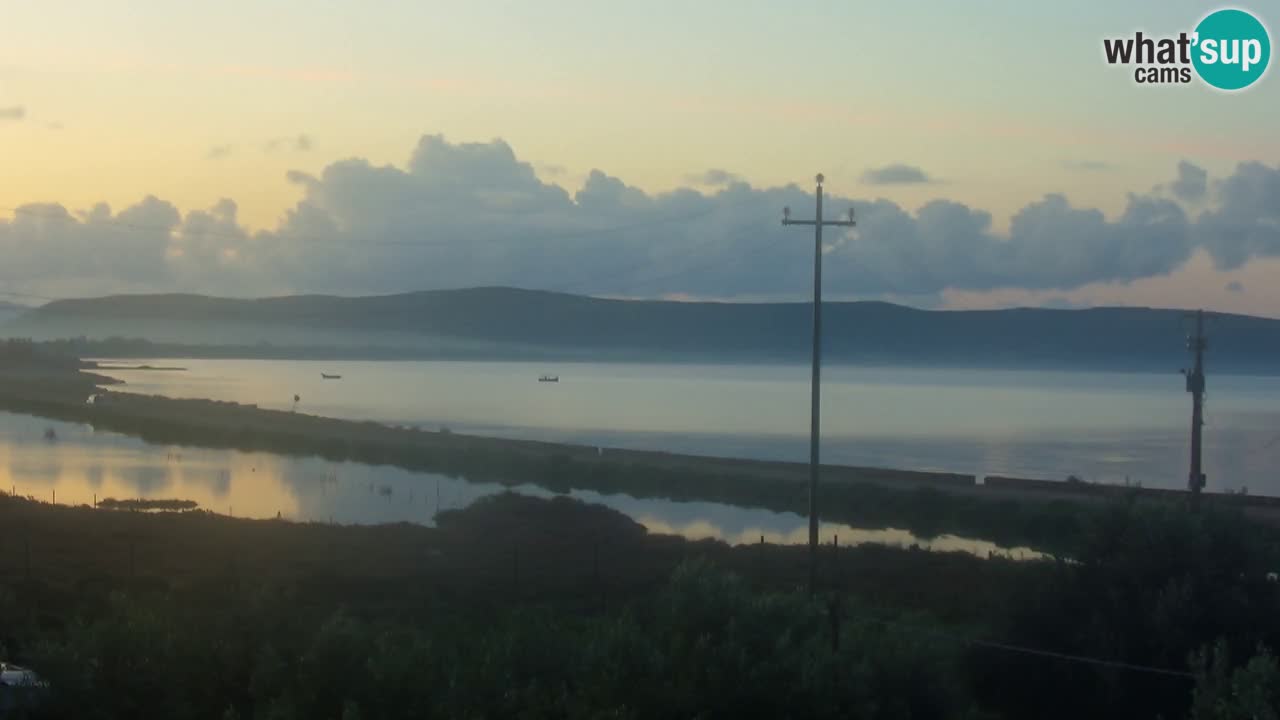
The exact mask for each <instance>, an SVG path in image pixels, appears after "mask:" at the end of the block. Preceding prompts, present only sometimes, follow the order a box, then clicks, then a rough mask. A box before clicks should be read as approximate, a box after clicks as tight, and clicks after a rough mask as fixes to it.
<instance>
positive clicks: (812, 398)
mask: <svg viewBox="0 0 1280 720" xmlns="http://www.w3.org/2000/svg"><path fill="white" fill-rule="evenodd" d="M815 180H816V181H817V190H816V192H815V197H816V198H817V210H816V212H815V213H814V216H813V218H814V219H813V220H792V219H791V208H789V207H788V208H783V209H782V224H783V225H812V226H813V375H812V378H811V380H810V386H809V403H810V410H809V413H810V415H809V594H810V595H812V594H813V593H814V592H816V590H817V579H818V437H819V422H820V410H821V407H822V403H821V393H820V387H821V374H822V228H823V226H824V225H834V226H837V227H853V224H854V223H853V209H852V208H850V209H849V216H848V219H847V220H823V219H822V182H823V180H824V178H823V177H822V174H821V173H819V174H818V177H817V178H815Z"/></svg>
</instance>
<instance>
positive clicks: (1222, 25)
mask: <svg viewBox="0 0 1280 720" xmlns="http://www.w3.org/2000/svg"><path fill="white" fill-rule="evenodd" d="M1192 42H1193V43H1194V45H1195V49H1194V50H1193V51H1192V58H1191V63H1192V64H1193V65H1194V66H1195V68H1196V72H1197V73H1199V75H1200V79H1201V80H1204V81H1205V82H1206V83H1208V84H1210V85H1212V86H1213V87H1216V88H1218V89H1219V90H1243V89H1244V88H1247V87H1249V86H1250V85H1252V84H1254V83H1255V82H1257V81H1258V79H1259V78H1261V77H1262V75H1263V73H1265V72H1266V71H1267V64H1268V63H1269V62H1270V61H1271V37H1270V35H1268V34H1267V28H1266V26H1264V25H1263V24H1262V22H1261V21H1260V20H1258V18H1256V17H1254V16H1253V15H1251V14H1249V13H1247V12H1245V11H1244V10H1235V9H1228V10H1218V11H1216V12H1212V13H1209V14H1208V15H1206V16H1205V18H1204V19H1203V20H1201V21H1200V24H1199V25H1197V26H1196V34H1195V37H1194V40H1193V41H1192Z"/></svg>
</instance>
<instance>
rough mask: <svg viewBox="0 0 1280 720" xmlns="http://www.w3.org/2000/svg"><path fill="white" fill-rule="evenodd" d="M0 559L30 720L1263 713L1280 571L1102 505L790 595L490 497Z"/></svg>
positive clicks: (0, 510) (160, 521) (1240, 538)
mask: <svg viewBox="0 0 1280 720" xmlns="http://www.w3.org/2000/svg"><path fill="white" fill-rule="evenodd" d="M0 544H2V545H3V547H5V548H6V549H7V550H6V552H5V553H4V554H3V558H4V559H3V560H2V561H0V562H3V563H4V565H0V618H4V619H5V622H4V624H3V625H2V626H0V644H2V645H3V649H2V650H0V656H4V657H5V658H6V659H8V660H10V661H13V662H17V663H19V664H24V665H27V666H30V667H32V668H34V669H36V670H37V671H39V672H40V673H41V674H42V675H43V676H44V677H45V679H46V680H48V681H49V684H50V687H49V689H48V691H47V692H46V693H44V694H43V696H42V698H41V702H40V703H39V705H37V706H36V707H35V708H33V709H30V710H29V715H30V717H36V718H61V717H96V718H115V717H145V716H150V717H173V718H230V717H240V718H293V717H297V718H352V717H370V718H374V717H376V718H398V717H404V718H409V717H477V718H479V717H493V718H497V717H511V716H521V717H584V718H585V717H695V716H701V717H743V716H746V717H869V718H977V717H992V718H1000V717H1007V718H1022V717H1046V718H1079V717H1125V718H1141V717H1157V716H1158V717H1165V718H1177V717H1194V718H1197V719H1204V718H1246V717H1274V715H1267V714H1266V713H1267V712H1273V709H1274V708H1275V707H1277V705H1276V703H1280V670H1278V669H1277V666H1276V662H1275V660H1274V658H1273V657H1272V656H1271V655H1270V654H1269V652H1268V651H1267V650H1266V648H1272V647H1276V646H1277V644H1278V643H1280V612H1277V611H1280V594H1278V592H1277V588H1278V585H1277V583H1275V582H1272V581H1270V580H1269V579H1268V572H1270V571H1271V570H1272V569H1274V568H1276V567H1280V565H1278V564H1277V558H1280V552H1277V549H1276V547H1275V544H1274V540H1273V538H1272V536H1271V535H1270V534H1269V533H1268V532H1267V531H1265V530H1264V529H1262V528H1258V527H1256V526H1253V525H1251V524H1249V523H1247V522H1242V521H1241V519H1240V518H1239V517H1238V516H1237V515H1234V514H1231V513H1222V512H1218V511H1213V512H1208V513H1205V514H1204V515H1201V516H1198V517H1192V516H1189V515H1187V514H1185V513H1184V512H1182V511H1181V510H1178V509H1175V508H1168V507H1160V506H1148V505H1144V504H1141V503H1135V502H1117V503H1110V504H1108V505H1107V506H1106V508H1105V509H1104V511H1103V512H1101V513H1099V514H1097V515H1094V516H1091V518H1090V520H1089V521H1088V523H1087V524H1086V526H1085V527H1084V529H1083V530H1082V536H1081V545H1080V547H1081V553H1080V555H1079V556H1078V557H1077V558H1076V559H1075V561H1074V562H1070V563H1067V562H1051V561H1040V562H1030V563H1018V562H1013V561H1007V560H999V559H996V560H980V559H977V558H973V557H969V556H966V555H962V554H958V553H956V554H941V553H929V552H923V551H910V550H896V549H889V548H882V547H859V548H845V549H840V550H838V551H837V550H834V549H831V548H826V549H824V552H823V555H822V566H821V577H822V579H823V582H822V587H821V592H820V593H819V594H818V595H817V596H815V597H812V598H811V597H810V596H808V594H807V593H805V592H803V591H802V590H800V589H799V588H800V586H801V582H802V580H803V576H804V567H805V566H804V557H805V555H804V549H803V548H791V547H775V546H764V547H760V546H752V547H737V548H732V547H728V546H726V545H723V544H720V543H715V542H699V543H692V542H687V541H684V540H681V539H678V538H671V537H654V536H649V535H647V534H646V533H645V532H644V530H643V528H641V527H640V526H638V525H636V524H635V523H634V522H632V521H631V520H629V519H627V518H626V517H625V516H621V515H619V514H617V513H615V512H613V511H610V510H606V509H604V508H601V507H595V506H585V505H582V504H581V503H578V502H576V501H571V500H567V499H564V498H559V499H556V500H552V501H546V500H537V499H531V498H526V497H520V496H514V495H507V496H498V497H494V498H491V499H488V500H485V501H481V502H479V503H477V504H476V505H474V506H472V507H471V508H469V509H466V510H462V511H454V512H451V513H447V514H445V515H443V516H442V517H441V522H440V527H439V528H438V529H433V528H425V527H415V526H408V525H396V526H382V527H337V526H331V525H318V524H291V523H286V522H279V521H250V520H236V519H231V518H223V517H217V516H211V515H207V514H205V513H199V512H196V513H180V514H178V513H161V514H150V513H132V512H119V511H102V510H96V511H95V510H92V509H89V508H65V507H54V506H48V505H41V504H37V503H33V502H30V501H25V500H18V499H14V498H0ZM17 548H26V549H28V558H29V559H26V560H25V562H24V558H23V557H21V553H19V552H16V551H15V549H17ZM1030 650H1034V651H1036V653H1043V652H1052V653H1060V654H1065V655H1070V656H1073V657H1076V656H1078V657H1079V658H1092V659H1094V660H1097V661H1105V662H1120V663H1129V664H1131V665H1133V666H1140V667H1141V668H1146V670H1143V669H1134V668H1127V667H1119V666H1115V665H1106V664H1098V663H1096V662H1093V661H1083V660H1079V659H1077V660H1069V659H1063V658H1062V657H1057V656H1046V655H1043V654H1033V653H1031V652H1029V651H1030ZM1151 670H1160V671H1162V672H1159V673H1157V672H1152V671H1151ZM15 712H17V711H15Z"/></svg>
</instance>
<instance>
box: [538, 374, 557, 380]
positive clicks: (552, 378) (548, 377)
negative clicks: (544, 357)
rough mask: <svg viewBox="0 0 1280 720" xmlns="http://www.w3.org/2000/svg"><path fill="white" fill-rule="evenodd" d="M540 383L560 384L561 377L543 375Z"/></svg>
mask: <svg viewBox="0 0 1280 720" xmlns="http://www.w3.org/2000/svg"><path fill="white" fill-rule="evenodd" d="M538 382H560V376H559V375H543V376H542V377H540V378H538Z"/></svg>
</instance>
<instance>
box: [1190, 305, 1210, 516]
mask: <svg viewBox="0 0 1280 720" xmlns="http://www.w3.org/2000/svg"><path fill="white" fill-rule="evenodd" d="M1195 318H1196V328H1195V334H1194V335H1192V336H1191V337H1189V338H1188V339H1187V349H1188V350H1190V351H1191V353H1192V356H1193V357H1194V359H1195V360H1194V363H1195V364H1194V365H1193V366H1192V367H1191V370H1190V371H1188V372H1187V392H1189V393H1191V472H1190V474H1189V477H1188V480H1187V487H1188V489H1189V490H1190V491H1191V511H1192V512H1196V511H1198V510H1199V509H1200V490H1201V489H1202V488H1204V486H1205V477H1204V472H1203V471H1202V469H1201V465H1200V435H1201V430H1202V428H1203V427H1204V351H1205V349H1206V348H1207V347H1208V346H1209V341H1208V340H1207V339H1206V338H1205V336H1204V311H1203V310H1197V311H1196V315H1195Z"/></svg>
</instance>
